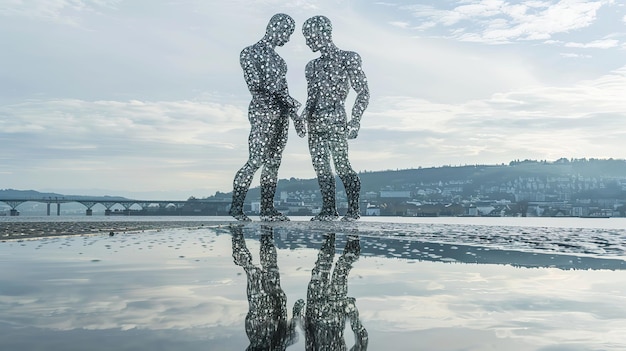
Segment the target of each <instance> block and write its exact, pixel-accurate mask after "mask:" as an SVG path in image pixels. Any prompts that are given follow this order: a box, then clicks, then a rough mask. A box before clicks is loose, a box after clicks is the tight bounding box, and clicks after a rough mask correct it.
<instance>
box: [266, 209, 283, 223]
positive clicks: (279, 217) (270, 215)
mask: <svg viewBox="0 0 626 351" xmlns="http://www.w3.org/2000/svg"><path fill="white" fill-rule="evenodd" d="M260 217H261V221H263V222H289V217H287V216H285V215H284V214H282V213H280V212H278V211H276V210H270V211H264V212H261V216H260Z"/></svg>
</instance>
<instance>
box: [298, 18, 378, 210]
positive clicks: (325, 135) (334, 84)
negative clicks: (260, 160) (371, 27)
mask: <svg viewBox="0 0 626 351" xmlns="http://www.w3.org/2000/svg"><path fill="white" fill-rule="evenodd" d="M302 33H303V34H304V37H305V39H306V44H307V45H308V46H309V48H310V49H311V50H312V51H313V52H318V51H319V52H320V54H321V55H320V57H318V58H316V59H314V60H312V61H310V62H309V63H308V64H307V65H306V69H305V75H306V80H307V95H308V96H307V101H306V105H305V108H304V111H303V112H302V117H301V118H302V119H304V120H306V125H307V129H308V134H309V152H310V153H311V159H312V162H313V168H314V169H315V173H316V175H317V181H318V183H319V186H320V191H321V193H322V201H323V206H322V210H321V211H320V213H319V214H318V215H316V216H315V217H313V218H312V219H311V220H312V221H332V220H334V219H337V218H339V215H338V213H337V208H336V203H335V176H334V175H333V172H332V169H331V165H330V158H331V157H332V159H333V163H334V166H335V171H336V172H337V174H338V175H339V178H340V179H341V181H342V183H343V185H344V188H345V189H346V195H347V198H348V211H347V213H346V215H345V216H344V217H343V218H342V220H343V221H354V220H357V219H359V218H360V213H359V212H360V211H359V192H360V190H361V181H360V179H359V177H358V175H357V173H356V172H355V171H354V170H353V169H352V166H351V165H350V161H349V160H348V139H354V138H356V137H357V136H358V133H359V128H360V121H361V116H362V115H363V111H365V109H366V108H367V105H368V103H369V88H368V86H367V78H366V76H365V73H364V72H363V69H362V68H361V57H360V56H359V54H357V53H356V52H352V51H344V50H340V49H339V48H337V46H335V44H334V43H333V41H332V25H331V22H330V20H329V19H328V18H326V17H324V16H315V17H311V18H309V19H308V20H306V22H304V25H303V26H302ZM350 87H352V89H354V90H355V91H356V93H357V96H356V99H355V102H354V106H353V107H352V113H351V118H350V120H349V121H348V119H347V115H346V108H345V101H346V98H347V96H348V91H349V90H350ZM299 134H300V133H299Z"/></svg>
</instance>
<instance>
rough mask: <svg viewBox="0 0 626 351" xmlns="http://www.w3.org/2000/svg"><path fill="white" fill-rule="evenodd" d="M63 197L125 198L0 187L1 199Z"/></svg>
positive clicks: (123, 198) (120, 198) (121, 198)
mask: <svg viewBox="0 0 626 351" xmlns="http://www.w3.org/2000/svg"><path fill="white" fill-rule="evenodd" d="M50 197H51V198H55V197H58V198H63V197H72V198H74V199H83V198H89V199H96V200H126V198H125V197H121V196H89V195H64V194H57V193H43V192H39V191H36V190H15V189H0V198H3V199H25V200H28V199H41V198H50Z"/></svg>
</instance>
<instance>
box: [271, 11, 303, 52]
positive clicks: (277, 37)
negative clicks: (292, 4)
mask: <svg viewBox="0 0 626 351" xmlns="http://www.w3.org/2000/svg"><path fill="white" fill-rule="evenodd" d="M295 29H296V21H294V20H293V18H291V16H289V15H286V14H284V13H277V14H275V15H274V16H272V18H271V19H270V22H269V23H268V24H267V29H266V30H265V38H266V39H267V40H268V41H269V42H270V43H271V44H272V45H276V46H283V45H285V43H287V42H288V41H289V37H290V36H291V34H293V31H294V30H295Z"/></svg>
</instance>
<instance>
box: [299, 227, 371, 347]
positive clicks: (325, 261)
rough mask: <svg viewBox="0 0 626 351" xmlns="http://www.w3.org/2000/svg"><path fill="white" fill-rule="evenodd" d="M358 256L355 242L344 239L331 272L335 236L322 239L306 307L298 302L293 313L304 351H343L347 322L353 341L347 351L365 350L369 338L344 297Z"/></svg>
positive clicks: (352, 303) (353, 302)
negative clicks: (344, 244) (299, 328)
mask: <svg viewBox="0 0 626 351" xmlns="http://www.w3.org/2000/svg"><path fill="white" fill-rule="evenodd" d="M360 252H361V249H360V244H359V238H358V237H357V236H348V241H347V242H346V246H345V248H344V249H343V253H342V254H341V256H340V257H339V259H337V263H336V264H335V268H334V269H332V264H333V259H334V257H335V234H334V233H329V234H326V235H325V240H324V243H323V244H322V247H321V248H320V251H319V254H318V256H317V261H316V262H315V267H314V268H313V270H312V271H311V281H310V282H309V286H308V289H307V301H306V304H305V303H304V301H303V300H298V301H297V302H296V303H295V305H294V309H293V310H294V312H293V319H294V320H295V323H296V324H299V325H300V326H301V327H302V328H303V330H304V336H305V349H306V350H307V351H345V350H347V349H348V348H347V345H346V340H345V337H344V330H345V328H346V322H348V321H349V322H350V329H352V332H353V333H354V340H355V343H354V346H352V348H350V350H351V351H352V350H354V351H356V350H367V345H368V340H369V337H368V333H367V330H366V329H365V327H364V326H363V324H362V323H361V320H360V319H359V310H358V309H357V307H356V300H355V299H354V297H350V296H347V294H348V275H349V274H350V270H351V269H352V264H353V263H354V262H355V261H356V260H358V259H359V255H360ZM305 305H306V308H305Z"/></svg>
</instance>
